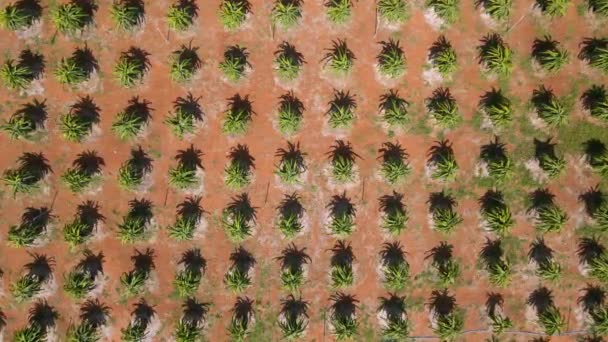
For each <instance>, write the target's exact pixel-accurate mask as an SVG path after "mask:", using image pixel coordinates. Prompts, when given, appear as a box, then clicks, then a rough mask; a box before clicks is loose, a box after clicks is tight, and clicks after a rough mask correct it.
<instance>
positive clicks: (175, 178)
mask: <svg viewBox="0 0 608 342" xmlns="http://www.w3.org/2000/svg"><path fill="white" fill-rule="evenodd" d="M534 145H535V148H534V159H532V160H529V161H522V162H525V166H526V167H527V168H528V170H530V172H531V173H532V174H533V176H535V177H538V178H539V180H541V181H546V180H550V179H554V178H556V177H558V176H560V175H561V174H563V172H564V170H565V168H566V160H565V158H564V157H563V156H561V155H558V154H557V152H556V149H555V146H556V144H554V143H551V141H550V140H547V141H540V140H536V139H535V140H534ZM583 149H584V151H585V156H586V160H587V163H588V166H589V167H590V168H591V169H592V170H594V171H595V172H597V173H598V174H599V175H600V176H601V177H602V178H606V177H608V149H607V148H606V146H605V145H604V144H603V143H602V142H600V141H599V140H595V139H592V140H589V141H587V142H586V143H585V144H584V146H583ZM379 154H380V155H379V158H378V159H379V160H380V167H379V169H378V173H379V174H380V176H381V177H382V178H383V180H384V181H385V182H387V183H388V184H392V185H394V184H398V183H401V182H403V181H404V180H405V179H406V178H407V176H408V175H409V174H410V173H411V166H410V165H409V162H408V160H407V159H408V154H407V153H406V152H405V149H404V148H403V147H402V146H401V145H400V144H399V143H391V142H387V143H384V144H383V146H382V148H381V149H379ZM275 155H276V157H278V163H277V164H276V168H275V171H274V173H275V174H276V175H277V177H278V179H279V180H280V181H281V183H283V184H285V185H298V184H303V183H305V179H304V177H305V172H306V171H307V169H308V167H309V165H308V162H307V160H306V153H305V152H303V151H302V150H301V148H300V146H299V144H294V143H291V142H287V148H279V149H277V151H276V154H275ZM201 157H202V151H201V150H199V149H197V148H195V147H194V146H193V145H191V146H190V147H189V148H187V149H185V150H180V151H178V153H177V155H176V156H175V160H176V164H175V165H174V166H172V167H170V168H169V170H168V183H169V185H170V186H171V187H172V188H174V189H176V190H181V191H193V190H194V191H196V189H197V188H198V187H199V186H200V185H201V184H202V182H203V179H202V171H203V165H202V160H201ZM357 158H360V157H359V156H358V155H357V154H356V153H355V151H354V150H353V147H352V145H351V144H350V142H345V141H343V140H336V141H335V143H334V144H333V145H332V146H331V147H330V151H329V153H328V162H329V168H328V175H327V177H328V180H329V181H330V182H333V183H335V184H338V185H340V184H348V183H352V182H355V181H357V180H358V179H359V176H360V175H359V171H358V167H357V163H356V161H357ZM104 164H105V163H104V160H103V158H102V157H101V156H99V155H98V154H97V152H95V151H85V152H82V153H81V154H79V155H78V156H77V158H76V159H75V160H74V161H73V162H72V166H71V167H69V168H68V169H67V170H65V171H64V172H63V173H62V175H61V181H62V182H63V184H64V185H65V186H66V187H67V188H69V189H70V190H71V191H72V192H74V193H79V192H83V191H85V190H91V189H95V188H96V187H98V186H100V183H101V180H102V179H103V172H102V171H103V166H104ZM152 164H153V159H152V158H151V157H150V156H149V155H148V154H147V153H146V152H145V151H144V150H143V149H142V148H141V147H137V148H134V149H132V150H131V157H130V158H129V159H127V160H126V161H124V162H123V163H122V165H121V166H120V168H119V170H118V184H119V185H120V186H121V187H122V188H123V189H125V190H132V191H142V190H146V184H147V180H148V179H149V176H150V174H151V172H152ZM515 165H516V162H515V161H514V160H513V158H512V157H510V156H509V154H508V152H507V150H506V146H505V144H503V143H501V142H500V141H499V140H498V138H496V140H494V141H491V142H490V143H489V144H487V145H483V146H482V147H481V151H480V154H479V163H478V165H477V166H476V172H477V174H478V176H479V177H481V178H486V179H489V180H490V181H492V183H493V184H498V185H500V184H505V182H507V181H508V180H509V179H511V177H512V176H513V174H514V169H515ZM254 168H255V158H254V157H253V156H251V154H250V153H249V148H248V147H247V146H246V145H242V144H237V145H236V146H234V147H232V148H231V149H230V151H229V152H228V163H227V165H226V167H225V169H224V176H225V178H224V183H225V184H226V186H227V187H228V188H229V189H231V190H239V189H242V188H244V187H246V186H248V185H249V184H250V183H251V181H252V178H253V175H254ZM537 168H538V171H540V173H539V174H538V175H535V173H537ZM51 172H52V170H51V167H50V165H49V164H48V161H47V160H46V158H45V157H44V155H43V154H42V153H32V152H25V153H23V154H22V156H21V157H19V158H18V160H17V165H16V166H15V167H13V168H9V169H6V170H5V171H4V173H3V176H2V180H3V181H4V183H5V184H6V186H7V187H8V188H10V190H11V191H12V193H13V194H14V195H16V194H19V193H23V194H31V193H33V192H35V191H37V190H38V189H39V188H40V186H41V185H43V184H44V182H45V179H46V177H47V175H49V174H50V173H51ZM460 172H461V171H460V167H459V166H458V163H457V159H456V156H455V153H454V150H453V149H452V146H451V144H450V143H449V141H447V140H442V141H439V142H437V143H436V144H435V145H433V146H432V147H431V148H430V150H429V153H428V159H427V162H426V169H425V173H426V175H427V177H428V178H429V179H430V180H434V181H439V182H444V183H445V182H451V181H454V180H455V179H456V177H457V175H458V174H459V173H460Z"/></svg>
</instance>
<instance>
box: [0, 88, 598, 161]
mask: <svg viewBox="0 0 608 342" xmlns="http://www.w3.org/2000/svg"><path fill="white" fill-rule="evenodd" d="M580 101H581V104H582V107H583V108H584V109H585V110H586V111H587V112H588V113H589V114H590V116H591V117H593V118H597V119H600V120H602V121H605V122H608V91H607V90H606V87H605V86H603V85H593V86H591V87H590V88H588V89H587V90H586V91H584V92H583V94H582V95H581V97H580ZM530 104H531V107H532V108H533V110H534V112H535V114H536V116H531V117H530V120H531V121H532V122H534V121H535V119H536V118H539V119H540V122H541V123H540V124H541V125H544V126H545V127H550V128H555V127H560V126H564V125H565V124H567V123H568V121H569V116H570V113H571V112H572V110H573V107H574V103H573V95H572V94H568V95H567V96H566V95H565V96H558V95H556V94H555V93H554V92H553V90H552V89H550V88H546V87H545V86H544V85H541V86H540V87H539V88H537V89H535V90H534V91H533V93H532V97H531V99H530ZM425 105H426V110H427V114H428V116H429V119H430V122H431V123H432V124H433V125H435V126H438V127H440V128H444V129H446V128H454V127H456V126H458V125H459V124H460V123H462V121H463V117H462V114H461V113H460V111H459V106H458V103H457V102H456V99H455V98H454V97H453V96H452V95H451V93H450V89H449V88H443V87H440V88H438V89H436V90H435V91H434V92H433V94H432V95H431V96H430V97H429V98H427V99H426V101H425ZM410 106H411V104H410V102H408V101H407V100H406V99H404V98H403V97H401V96H400V95H399V93H398V92H397V91H395V90H390V91H388V92H387V93H385V94H383V95H382V96H381V97H380V99H379V105H378V115H379V116H380V119H381V121H382V122H383V123H384V124H385V125H386V126H387V127H388V128H390V129H400V128H401V129H407V128H406V126H407V124H408V123H411V122H412V115H413V114H412V113H411V110H410ZM47 107H48V106H47V104H46V101H45V100H43V101H40V100H38V99H34V100H33V101H31V102H28V103H23V104H21V105H20V107H19V108H18V109H17V110H15V111H14V112H13V114H11V116H10V118H9V119H8V120H5V121H4V123H3V124H2V125H0V128H1V129H2V130H3V131H5V132H6V133H7V134H9V135H10V137H11V138H13V139H26V140H37V139H40V136H41V134H42V132H43V131H44V130H45V123H46V121H47V118H48V116H49V115H48V110H47ZM327 107H328V108H327V111H326V112H325V116H326V117H327V125H328V127H329V128H331V129H338V130H340V129H348V128H349V127H350V126H352V125H353V124H354V122H355V121H356V119H357V117H358V115H357V101H356V98H355V96H354V95H353V94H351V93H350V92H348V91H346V92H345V91H339V90H334V95H333V98H332V99H331V100H330V101H329V102H328V103H327ZM305 110H306V109H305V107H304V104H303V102H302V101H301V100H300V99H299V98H298V97H297V96H296V95H295V94H294V93H293V91H289V92H287V93H285V94H283V95H281V96H280V97H279V99H278V103H277V106H276V114H275V115H276V119H275V120H276V123H277V125H276V127H277V129H278V130H279V132H280V133H282V134H284V135H293V134H297V133H299V131H300V129H301V127H302V125H303V121H304V119H305V118H304V114H305ZM477 110H478V112H479V113H480V114H481V115H482V117H483V119H484V121H485V122H484V125H486V126H489V127H491V128H493V129H494V130H500V129H505V128H507V127H508V126H509V124H510V123H511V122H512V121H513V117H514V112H515V108H514V105H513V103H512V100H511V99H510V98H509V97H508V96H506V95H505V94H504V93H503V92H502V91H501V90H500V89H495V88H492V89H491V90H489V91H487V92H486V93H484V94H483V95H482V96H481V97H480V101H479V105H478V109H477ZM152 111H153V110H152V108H151V103H150V102H149V101H147V100H145V99H140V98H139V97H132V98H131V99H130V100H129V101H128V103H127V105H126V106H125V107H124V109H123V110H122V111H120V112H119V113H117V114H116V116H115V118H114V121H113V123H112V131H113V132H114V133H115V134H116V136H117V137H118V138H120V139H122V140H128V139H135V138H137V137H138V135H139V134H141V133H142V132H143V131H144V129H145V128H146V127H147V125H148V124H149V123H150V121H151V119H152ZM223 115H224V118H223V119H222V127H221V128H222V131H223V132H224V133H225V134H228V135H242V134H245V133H247V131H248V128H249V125H250V124H251V122H252V121H253V118H254V115H255V111H254V109H253V103H252V101H251V100H250V99H249V97H248V96H247V95H245V96H241V95H240V94H238V93H237V94H235V95H234V96H232V97H231V98H229V99H228V100H227V106H226V110H225V111H224V113H223ZM203 119H204V113H203V109H202V106H201V104H200V98H196V97H194V96H193V95H192V94H191V93H188V94H187V95H186V96H185V97H178V98H177V99H176V100H175V101H174V102H173V110H172V111H171V112H170V113H169V114H168V115H167V116H166V117H165V118H164V123H165V124H167V125H168V126H169V128H170V129H171V131H172V132H173V134H174V135H175V136H176V137H178V138H180V139H181V138H184V136H191V135H193V134H196V131H197V130H198V129H199V128H200V126H201V125H202V123H203ZM99 123H100V108H99V107H98V106H97V105H96V104H95V102H94V100H93V98H91V97H90V96H85V97H80V98H79V99H78V100H77V101H76V102H75V103H73V104H71V105H70V107H69V109H68V110H67V111H66V112H65V113H63V114H61V115H60V116H59V120H58V126H59V131H60V133H61V136H62V137H63V138H64V139H65V140H67V141H71V142H83V141H85V140H86V139H87V138H88V137H89V136H90V135H91V134H92V132H93V129H94V127H95V126H96V125H98V124H99ZM604 158H605V157H604ZM592 164H594V163H592ZM595 164H597V163H595ZM604 172H605V171H604Z"/></svg>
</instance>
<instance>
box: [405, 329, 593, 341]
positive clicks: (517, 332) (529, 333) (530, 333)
mask: <svg viewBox="0 0 608 342" xmlns="http://www.w3.org/2000/svg"><path fill="white" fill-rule="evenodd" d="M478 333H492V331H491V330H490V329H481V328H479V329H469V330H464V331H462V332H461V333H460V334H461V335H467V334H478ZM588 333H589V332H588V331H587V330H572V331H565V332H563V333H560V334H555V335H551V336H557V337H559V336H576V335H584V334H588ZM504 334H510V335H522V336H548V335H547V334H543V333H539V332H534V331H524V330H505V331H503V335H504ZM408 338H409V339H412V340H440V339H441V338H440V337H439V336H433V335H421V336H408Z"/></svg>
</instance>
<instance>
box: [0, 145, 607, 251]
mask: <svg viewBox="0 0 608 342" xmlns="http://www.w3.org/2000/svg"><path fill="white" fill-rule="evenodd" d="M539 144H541V143H539ZM385 146H386V147H385V148H383V149H382V150H381V151H382V152H384V153H385V154H386V153H387V152H388V153H389V157H391V158H386V155H385V157H384V158H381V159H384V164H383V166H382V169H381V170H380V172H381V173H383V174H384V175H385V177H386V180H387V181H388V182H389V183H391V182H397V181H399V180H401V179H402V177H405V176H406V175H407V174H408V172H409V165H408V164H407V163H406V162H405V161H404V159H403V156H404V152H403V150H402V149H401V148H400V146H399V145H395V144H386V145H385ZM539 146H542V144H541V145H539ZM547 146H548V147H547ZM552 146H553V145H544V148H541V147H538V146H537V149H538V148H541V150H542V151H543V153H548V154H541V156H546V155H548V156H555V154H554V153H550V152H547V149H549V150H550V151H552ZM391 148H392V150H391ZM500 148H504V146H503V145H502V144H500V143H495V144H491V145H489V146H485V147H484V148H483V150H482V157H483V156H484V155H487V154H490V152H496V149H498V150H500ZM603 151H604V157H605V156H606V155H607V152H606V150H605V148H604V150H603ZM503 152H504V151H503ZM132 153H133V156H132V158H131V159H129V160H127V161H125V162H124V163H123V164H122V166H121V167H120V169H119V171H118V181H119V184H120V185H121V186H122V187H123V188H125V189H129V190H139V191H145V190H146V186H145V183H146V179H147V176H148V174H149V172H150V171H151V159H150V158H148V157H147V156H146V154H145V152H143V150H141V148H139V149H135V150H133V151H132ZM390 153H393V154H390ZM496 154H497V153H494V154H491V155H493V156H495V155H496ZM230 155H231V157H232V158H233V159H232V160H231V161H230V162H229V163H228V164H227V166H226V168H225V184H226V185H227V186H228V187H229V188H232V189H237V188H241V187H244V186H246V185H248V184H249V182H250V181H251V178H252V168H253V158H252V157H251V156H250V155H249V154H248V152H247V148H246V147H245V146H243V145H239V146H238V147H237V148H234V149H233V150H232V151H231V153H230ZM279 155H281V161H280V162H279V164H278V165H277V170H276V174H277V175H278V178H279V179H281V180H282V181H283V182H284V184H287V185H289V184H292V185H293V184H296V183H297V182H298V180H299V176H300V175H301V174H302V172H303V171H304V170H305V167H304V164H303V154H302V153H301V152H300V151H299V150H298V149H296V145H291V144H290V145H289V150H283V149H281V150H280V151H279ZM537 155H539V153H538V152H537ZM503 157H504V155H503ZM453 158H454V157H453V152H451V148H450V147H449V145H447V144H445V143H444V144H441V145H436V146H434V147H433V149H432V150H431V157H430V158H429V165H428V166H427V172H430V176H431V177H436V178H439V179H446V177H448V176H450V177H453V176H454V175H453V174H451V173H450V172H452V173H455V172H457V164H455V160H454V159H453ZM546 158H549V157H545V158H544V159H543V157H539V159H538V161H537V162H538V165H540V167H541V168H543V166H545V167H546V165H554V164H556V163H561V164H560V165H561V166H560V167H561V168H562V169H563V167H564V165H565V161H564V160H563V159H559V160H558V161H555V160H553V159H546ZM177 160H178V162H177V165H176V166H174V167H172V168H170V170H169V175H168V176H169V185H170V186H172V187H174V188H175V189H177V190H188V189H190V190H195V189H196V188H197V187H198V186H199V184H200V183H201V182H202V179H201V178H200V174H199V173H198V172H199V171H200V170H201V168H202V167H201V162H200V151H198V150H195V149H194V148H193V147H191V148H190V149H188V150H185V151H180V153H179V154H178V157H177ZM604 160H606V158H604ZM482 161H483V159H482ZM444 163H447V164H444ZM484 163H485V169H486V172H488V174H487V175H486V176H490V177H492V176H494V177H498V176H500V177H508V176H509V174H510V173H511V172H512V171H511V169H510V167H512V162H511V161H510V159H506V160H505V159H501V158H498V160H497V161H495V160H490V161H488V162H485V161H484ZM330 164H331V173H332V176H333V177H332V179H333V180H334V181H336V182H338V183H345V182H350V181H353V180H354V179H355V176H356V166H355V155H354V154H353V153H352V150H351V149H350V145H346V144H344V143H343V142H342V141H338V144H337V145H335V146H334V150H333V152H332V157H331V158H330ZM102 165H103V159H101V158H100V157H99V156H98V155H97V154H96V153H95V152H85V153H83V154H81V155H80V156H79V157H78V159H77V160H76V161H75V162H74V163H73V166H72V167H71V168H69V169H67V170H66V171H65V172H64V173H63V175H62V176H61V180H62V181H63V183H64V184H65V185H66V187H68V188H69V189H70V190H72V191H73V192H82V191H84V190H86V189H91V188H93V189H94V187H95V186H100V183H101V182H100V181H101V178H102V172H101V167H102ZM606 165H607V164H606V163H605V162H604V164H603V168H604V170H606ZM506 167H509V168H506ZM505 168H506V169H505ZM446 170H447V171H446ZM548 170H549V171H555V169H548ZM50 171H51V170H50V167H49V166H48V164H47V162H46V160H45V159H44V157H43V156H42V154H34V153H25V154H24V155H23V156H22V157H21V158H20V160H19V165H18V167H16V168H13V169H8V170H6V171H5V172H4V175H3V180H4V182H5V183H6V184H7V185H8V186H9V187H10V189H11V190H12V191H13V193H14V194H17V193H32V192H33V191H36V190H38V189H39V188H40V187H41V186H42V185H43V184H44V182H45V178H46V176H47V175H48V173H50ZM556 172H557V171H556ZM547 173H548V172H547ZM548 174H549V175H552V174H551V173H548ZM557 174H559V173H555V175H557ZM388 176H394V177H392V178H391V177H388ZM452 179H453V178H452ZM495 179H496V178H495ZM499 179H501V180H507V179H508V178H499ZM498 184H501V183H498ZM403 198H404V196H403V194H400V193H397V192H394V191H393V194H391V195H385V196H382V197H381V198H380V199H379V203H380V211H381V213H380V215H381V217H382V224H381V226H382V228H383V229H384V230H386V231H387V232H389V233H391V234H394V235H398V234H399V233H400V232H401V231H403V230H404V229H405V228H406V226H407V222H408V218H409V215H408V211H407V208H406V204H405V203H404V200H403ZM580 199H581V201H582V202H583V203H584V205H585V209H586V212H587V213H588V215H589V216H590V217H591V218H592V219H593V220H594V221H595V223H596V224H597V226H598V228H600V230H602V231H605V230H608V199H607V198H606V196H605V195H604V194H602V193H601V192H600V190H599V188H595V189H591V190H589V191H587V192H585V193H584V194H582V195H581V196H580ZM200 200H201V199H200V197H189V198H188V199H186V200H185V201H184V202H182V203H181V204H179V205H178V210H177V215H176V221H175V223H174V224H173V225H172V226H170V227H168V230H169V235H170V236H171V237H173V238H175V239H177V240H191V239H192V238H193V237H194V234H195V231H196V230H197V227H198V225H199V224H200V221H201V219H202V217H203V212H204V211H203V209H202V207H201V204H200ZM528 202H529V203H530V205H529V209H528V211H529V213H531V214H532V216H533V221H534V222H535V227H536V229H537V230H538V231H539V232H542V233H547V232H559V231H561V230H562V228H563V227H564V225H565V223H566V221H567V220H568V215H567V213H566V212H564V211H563V210H562V209H561V208H560V207H559V205H558V204H557V203H556V202H555V196H554V195H553V194H552V193H551V192H550V191H549V190H547V189H538V190H536V191H534V192H532V193H531V194H530V196H529V200H528ZM479 203H480V213H481V217H482V220H483V226H484V227H485V228H486V229H487V230H489V231H492V232H495V233H497V234H499V235H501V236H502V235H506V234H507V233H508V232H509V231H510V229H511V228H512V227H513V225H514V224H515V221H514V218H513V215H512V212H511V210H510V208H509V205H508V203H507V201H506V200H505V199H504V196H503V194H502V192H501V191H498V190H488V191H487V192H486V193H485V194H484V195H483V196H482V197H481V198H480V199H479ZM428 204H429V214H431V217H432V221H433V222H432V228H433V229H435V230H438V231H440V232H444V233H449V232H452V231H454V229H455V228H456V227H457V226H458V224H460V223H461V222H462V218H461V216H460V214H459V213H458V211H457V210H456V208H457V201H456V199H455V198H454V197H453V196H452V195H450V194H449V193H448V192H445V191H441V192H434V193H431V194H430V196H429V200H428ZM129 208H130V209H129V212H128V213H127V215H125V216H124V218H123V223H122V224H120V225H119V227H118V231H117V232H118V237H119V239H120V240H121V241H122V242H123V243H133V242H136V241H140V240H145V239H146V237H147V235H148V234H147V233H148V231H149V230H150V229H151V227H150V225H151V222H152V219H153V210H152V208H153V205H152V202H150V201H148V200H146V199H134V200H132V201H131V202H129ZM277 209H278V210H277V212H278V215H277V221H276V226H277V228H278V230H279V231H281V232H282V233H283V234H284V236H285V237H287V238H292V237H294V236H296V235H297V234H299V233H300V232H301V231H302V229H303V223H302V220H303V216H304V213H305V211H306V210H305V207H304V205H303V204H302V201H301V198H300V196H299V195H298V194H297V192H294V193H292V194H288V195H286V196H285V197H284V198H283V200H282V202H281V204H280V205H279V207H278V208H277ZM327 209H328V212H329V216H330V220H329V221H328V223H327V224H326V226H327V229H328V231H329V232H331V233H332V234H335V235H337V236H349V235H350V234H351V233H352V232H353V231H354V230H355V227H356V225H355V218H356V205H355V204H354V203H353V201H351V199H350V198H349V197H348V196H347V195H346V193H343V194H341V195H334V196H333V197H332V199H331V201H330V202H329V203H328V204H327ZM52 218H53V216H52V215H51V214H50V211H49V209H48V208H29V209H27V210H26V212H25V213H24V214H23V216H22V220H21V223H20V224H18V225H14V226H11V228H10V229H9V234H8V242H9V243H10V244H12V245H14V246H17V247H23V246H31V245H33V244H35V242H36V241H37V240H38V239H39V238H40V237H42V236H43V235H44V233H45V231H46V227H47V226H48V224H49V221H50V220H51V219H52ZM102 220H103V215H101V214H100V212H99V206H98V205H97V204H96V203H95V202H92V201H87V202H85V203H83V204H81V205H80V206H79V207H78V210H77V212H76V214H75V216H74V219H73V221H72V222H71V223H68V224H66V225H65V227H64V239H65V241H66V242H68V243H69V244H70V245H71V246H72V247H73V246H76V245H78V244H82V243H84V242H86V241H87V240H88V239H90V238H91V235H92V234H93V232H94V230H95V227H96V226H97V225H98V223H99V222H100V221H102ZM255 222H256V207H254V206H253V205H252V203H251V202H250V199H249V196H248V195H247V193H246V192H245V193H242V194H240V195H237V196H235V197H233V200H232V202H231V203H229V204H228V205H227V206H226V208H225V209H224V210H223V212H222V226H223V228H224V231H225V232H226V234H227V236H228V238H229V239H230V240H232V241H235V242H240V241H243V240H245V239H246V238H248V237H249V236H250V235H251V231H252V229H253V226H255V224H256V223H255Z"/></svg>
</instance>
